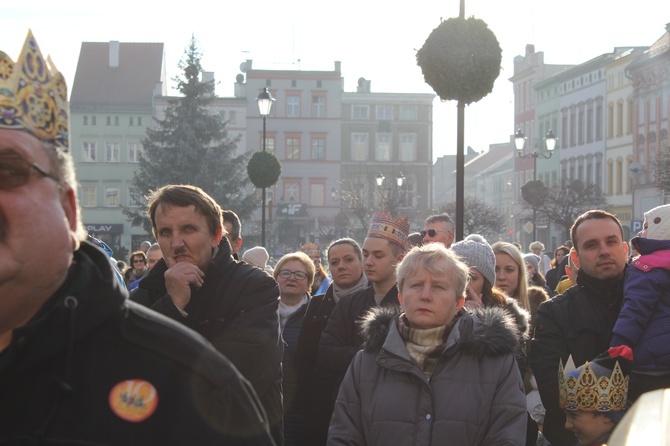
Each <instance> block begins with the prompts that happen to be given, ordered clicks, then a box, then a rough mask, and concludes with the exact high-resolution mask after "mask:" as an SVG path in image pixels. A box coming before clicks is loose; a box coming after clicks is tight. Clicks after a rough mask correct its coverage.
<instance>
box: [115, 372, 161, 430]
mask: <svg viewBox="0 0 670 446" xmlns="http://www.w3.org/2000/svg"><path fill="white" fill-rule="evenodd" d="M109 407H111V409H112V412H114V413H115V414H116V415H118V416H119V417H120V418H123V419H124V420H126V421H130V422H131V423H139V422H140V421H144V420H146V419H147V418H149V417H150V416H151V414H153V413H154V411H155V410H156V407H158V392H156V388H155V387H154V386H153V384H151V383H150V382H149V381H144V380H142V379H129V380H127V381H122V382H120V383H118V384H117V385H115V386H114V387H113V388H112V390H111V392H109Z"/></svg>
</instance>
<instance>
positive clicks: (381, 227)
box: [368, 211, 409, 248]
mask: <svg viewBox="0 0 670 446" xmlns="http://www.w3.org/2000/svg"><path fill="white" fill-rule="evenodd" d="M408 234H409V221H408V220H407V218H406V217H397V218H396V219H393V217H392V216H391V214H390V213H388V212H382V211H380V212H377V213H375V215H373V216H372V221H371V222H370V227H369V228H368V237H376V238H383V239H386V240H388V241H389V242H391V243H395V244H396V245H399V246H400V247H402V248H404V247H405V243H406V242H407V235H408Z"/></svg>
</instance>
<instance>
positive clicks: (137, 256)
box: [123, 251, 149, 287]
mask: <svg viewBox="0 0 670 446" xmlns="http://www.w3.org/2000/svg"><path fill="white" fill-rule="evenodd" d="M147 275H149V268H147V255H146V254H144V251H135V252H133V253H132V254H131V255H130V259H129V262H128V267H127V268H126V269H125V271H124V272H123V281H124V282H125V283H126V287H129V286H130V284H131V283H133V282H135V281H136V280H138V279H143V278H145V277H146V276H147Z"/></svg>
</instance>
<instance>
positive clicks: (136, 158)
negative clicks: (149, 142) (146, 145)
mask: <svg viewBox="0 0 670 446" xmlns="http://www.w3.org/2000/svg"><path fill="white" fill-rule="evenodd" d="M142 150H143V148H142V144H140V143H139V142H129V143H128V162H129V163H139V162H140V154H141V153H142Z"/></svg>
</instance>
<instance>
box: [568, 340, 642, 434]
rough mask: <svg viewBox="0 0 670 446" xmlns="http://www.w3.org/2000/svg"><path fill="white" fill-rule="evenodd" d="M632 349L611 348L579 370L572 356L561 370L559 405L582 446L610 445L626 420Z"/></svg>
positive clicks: (569, 428) (570, 428)
mask: <svg viewBox="0 0 670 446" xmlns="http://www.w3.org/2000/svg"><path fill="white" fill-rule="evenodd" d="M632 359H633V358H632V353H631V350H630V349H629V348H625V347H617V348H614V347H613V348H610V349H609V350H608V351H606V352H605V353H603V354H601V355H599V356H598V357H597V358H595V359H594V360H593V361H590V362H589V361H587V362H586V363H584V364H583V365H582V366H580V367H579V368H575V364H574V362H573V361H572V356H570V357H569V358H568V360H567V362H566V365H565V367H564V366H563V361H560V364H559V368H558V392H559V395H558V403H559V406H560V407H561V409H563V411H564V412H565V429H566V430H569V431H570V432H573V433H574V434H575V436H576V437H577V440H578V441H579V445H580V446H602V445H606V442H607V440H608V439H609V436H610V434H611V433H612V430H614V428H615V427H616V425H617V423H619V421H621V419H622V418H623V415H624V413H625V412H626V409H627V408H628V406H629V403H628V382H629V377H630V370H631V365H632Z"/></svg>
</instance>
